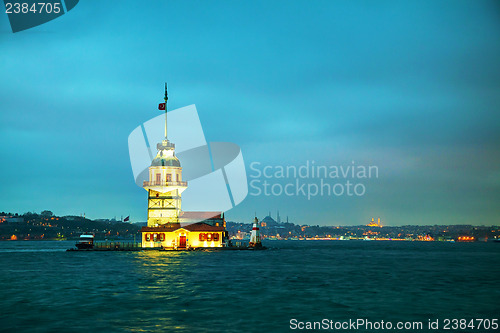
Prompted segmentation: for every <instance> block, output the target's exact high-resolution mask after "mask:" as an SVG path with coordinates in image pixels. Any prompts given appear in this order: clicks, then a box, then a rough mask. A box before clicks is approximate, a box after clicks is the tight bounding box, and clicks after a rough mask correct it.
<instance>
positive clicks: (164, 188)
mask: <svg viewBox="0 0 500 333" xmlns="http://www.w3.org/2000/svg"><path fill="white" fill-rule="evenodd" d="M142 187H144V189H146V190H154V191H157V192H162V193H166V192H171V191H174V190H179V192H183V191H184V190H185V189H186V188H187V182H182V181H180V182H172V181H170V182H167V181H160V182H157V181H144V182H143V183H142Z"/></svg>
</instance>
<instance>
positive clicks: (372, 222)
mask: <svg viewBox="0 0 500 333" xmlns="http://www.w3.org/2000/svg"><path fill="white" fill-rule="evenodd" d="M366 226H367V227H382V224H380V217H379V218H378V220H377V222H375V219H374V218H373V217H372V220H371V221H370V223H368V224H367V225H366Z"/></svg>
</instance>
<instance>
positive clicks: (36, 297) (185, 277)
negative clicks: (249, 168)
mask: <svg viewBox="0 0 500 333" xmlns="http://www.w3.org/2000/svg"><path fill="white" fill-rule="evenodd" d="M73 245H74V242H69V241H60V242H57V241H6V242H0V330H1V331H2V332H84V331H85V332H88V331H92V332H195V331H197V332H286V331H291V321H293V320H295V322H302V323H304V325H305V323H307V322H320V321H322V320H324V319H327V320H331V321H332V322H335V321H339V322H345V321H348V320H357V319H365V320H370V321H373V322H380V321H381V320H384V321H392V322H394V323H396V322H403V321H412V322H413V321H415V322H422V323H424V326H423V327H424V330H421V331H427V329H426V325H427V323H428V321H429V320H440V321H441V322H440V325H441V327H442V326H443V320H445V319H447V318H448V319H454V318H455V319H474V318H481V319H487V318H488V319H493V318H499V317H500V290H499V286H500V243H491V242H489V243H445V242H390V241H373V242H364V241H273V242H268V243H265V245H267V246H268V247H269V249H268V250H266V251H207V252H204V251H189V252H185V251H183V252H157V251H144V252H66V251H65V250H66V249H67V248H70V247H73ZM297 330H298V329H296V330H295V331H297ZM358 331H365V329H363V328H360V329H359V330H358ZM378 331H383V330H378ZM393 331H396V330H393ZM483 331H485V330H477V329H470V328H468V329H464V330H461V332H483ZM490 331H492V330H490Z"/></svg>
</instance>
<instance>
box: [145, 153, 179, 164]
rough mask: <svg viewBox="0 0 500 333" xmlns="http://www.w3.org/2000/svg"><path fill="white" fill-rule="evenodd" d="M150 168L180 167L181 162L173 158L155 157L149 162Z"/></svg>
mask: <svg viewBox="0 0 500 333" xmlns="http://www.w3.org/2000/svg"><path fill="white" fill-rule="evenodd" d="M151 166H172V167H180V166H181V162H180V161H179V159H178V158H177V157H175V156H160V155H157V156H156V157H155V158H154V160H153V161H152V162H151Z"/></svg>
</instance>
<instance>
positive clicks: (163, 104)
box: [158, 103, 166, 110]
mask: <svg viewBox="0 0 500 333" xmlns="http://www.w3.org/2000/svg"><path fill="white" fill-rule="evenodd" d="M165 104H166V103H160V104H158V110H165Z"/></svg>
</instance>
